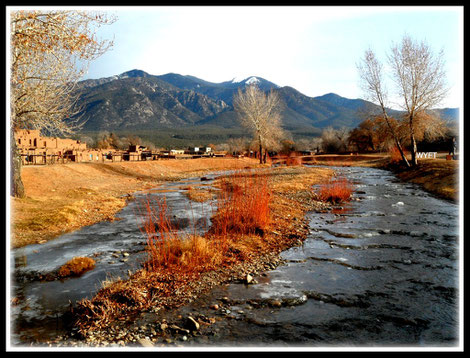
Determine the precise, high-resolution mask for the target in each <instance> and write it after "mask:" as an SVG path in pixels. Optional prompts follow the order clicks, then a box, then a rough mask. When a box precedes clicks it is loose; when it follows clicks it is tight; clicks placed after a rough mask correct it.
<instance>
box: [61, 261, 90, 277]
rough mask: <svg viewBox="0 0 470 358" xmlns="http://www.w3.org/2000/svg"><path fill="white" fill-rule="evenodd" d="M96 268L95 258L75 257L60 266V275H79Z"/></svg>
mask: <svg viewBox="0 0 470 358" xmlns="http://www.w3.org/2000/svg"><path fill="white" fill-rule="evenodd" d="M94 268H95V260H93V259H92V258H89V257H74V258H73V259H71V260H69V261H67V262H66V263H65V264H64V265H63V266H61V267H60V269H59V272H58V275H59V277H62V278H65V277H77V276H81V275H83V274H84V273H85V272H87V271H89V270H92V269H94Z"/></svg>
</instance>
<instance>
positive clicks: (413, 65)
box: [389, 36, 448, 165]
mask: <svg viewBox="0 0 470 358" xmlns="http://www.w3.org/2000/svg"><path fill="white" fill-rule="evenodd" d="M443 58H444V53H443V51H442V50H441V51H440V52H439V53H438V54H437V55H435V54H434V53H433V52H432V50H431V48H430V47H429V46H428V45H427V43H426V42H424V41H422V42H417V41H414V40H413V39H411V38H410V37H409V36H404V37H403V39H402V41H401V43H400V44H398V45H395V46H394V47H392V52H391V54H390V56H389V62H390V65H391V67H392V74H393V79H394V80H395V83H396V86H397V89H398V94H399V96H400V98H401V99H402V103H401V107H402V108H403V109H404V110H405V111H406V120H407V122H408V127H409V136H410V142H411V162H412V164H413V165H416V164H417V163H418V161H417V156H416V152H417V145H416V136H415V121H416V118H417V116H421V118H423V116H424V113H426V112H427V111H428V110H430V109H432V108H433V107H434V106H436V105H438V104H440V103H441V101H442V100H443V99H444V98H445V96H446V95H447V91H448V89H447V88H446V80H445V71H444V60H443Z"/></svg>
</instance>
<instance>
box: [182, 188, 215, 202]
mask: <svg viewBox="0 0 470 358" xmlns="http://www.w3.org/2000/svg"><path fill="white" fill-rule="evenodd" d="M183 189H185V191H184V194H185V195H186V196H187V197H188V198H189V199H190V200H192V201H196V202H199V203H204V202H206V201H209V200H212V199H213V198H214V193H213V192H212V191H211V190H210V189H201V188H195V187H192V186H188V187H186V188H183Z"/></svg>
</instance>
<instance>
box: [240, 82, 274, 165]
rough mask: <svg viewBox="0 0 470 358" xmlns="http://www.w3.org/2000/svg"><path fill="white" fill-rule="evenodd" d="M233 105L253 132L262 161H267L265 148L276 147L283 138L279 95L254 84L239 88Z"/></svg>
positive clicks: (241, 119) (246, 126) (243, 123)
mask: <svg viewBox="0 0 470 358" xmlns="http://www.w3.org/2000/svg"><path fill="white" fill-rule="evenodd" d="M233 106H234V108H235V111H236V112H237V113H238V115H239V118H240V121H241V123H242V125H243V126H244V127H245V128H247V129H249V130H250V131H251V132H252V133H253V138H254V140H255V141H256V143H257V145H258V148H259V158H260V163H263V162H264V163H266V153H263V149H264V150H266V148H274V147H276V145H277V144H279V142H280V140H281V139H282V138H283V130H282V129H281V114H280V113H281V112H280V108H281V102H280V99H279V96H278V95H277V94H276V93H275V92H273V91H271V92H270V93H268V94H266V93H264V92H263V91H262V90H260V89H259V88H258V87H257V86H256V85H254V84H253V85H250V86H247V87H246V89H245V91H244V92H243V91H242V90H241V89H239V90H238V93H237V94H236V95H235V98H234V100H233ZM263 154H264V155H263Z"/></svg>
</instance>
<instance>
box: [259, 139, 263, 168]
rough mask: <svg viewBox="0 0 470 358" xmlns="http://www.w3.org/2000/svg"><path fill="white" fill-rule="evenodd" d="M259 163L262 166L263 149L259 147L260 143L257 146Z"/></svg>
mask: <svg viewBox="0 0 470 358" xmlns="http://www.w3.org/2000/svg"><path fill="white" fill-rule="evenodd" d="M259 163H260V164H263V147H262V146H261V143H260V145H259Z"/></svg>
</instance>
